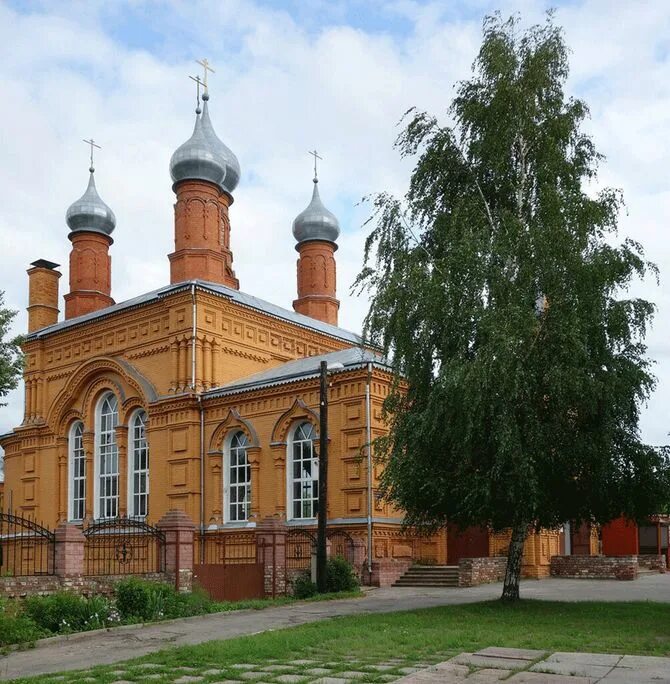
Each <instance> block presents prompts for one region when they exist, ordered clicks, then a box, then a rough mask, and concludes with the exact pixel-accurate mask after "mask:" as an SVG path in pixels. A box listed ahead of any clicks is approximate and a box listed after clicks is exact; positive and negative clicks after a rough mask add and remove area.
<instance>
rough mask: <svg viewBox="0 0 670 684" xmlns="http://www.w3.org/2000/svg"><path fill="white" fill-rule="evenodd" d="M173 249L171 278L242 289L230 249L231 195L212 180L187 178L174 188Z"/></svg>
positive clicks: (174, 281) (178, 281)
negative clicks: (234, 268)
mask: <svg viewBox="0 0 670 684" xmlns="http://www.w3.org/2000/svg"><path fill="white" fill-rule="evenodd" d="M174 190H175V192H176V194H177V202H176V203H175V205H174V247H175V249H174V252H172V254H170V255H169V259H170V282H171V283H181V282H184V281H185V280H196V279H200V280H208V281H210V282H213V283H221V284H222V285H227V286H228V287H233V288H235V289H236V290H237V289H239V287H240V284H239V281H238V280H237V278H236V277H235V271H233V253H232V252H231V251H230V221H229V219H228V206H229V204H230V203H231V201H232V200H231V198H230V196H229V195H227V194H226V193H225V192H223V191H222V190H221V189H220V188H218V187H217V186H216V185H214V184H213V183H208V182H206V181H201V180H184V181H181V182H180V183H177V184H176V185H175V188H174Z"/></svg>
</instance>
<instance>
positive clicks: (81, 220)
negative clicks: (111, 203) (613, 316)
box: [65, 167, 116, 236]
mask: <svg viewBox="0 0 670 684" xmlns="http://www.w3.org/2000/svg"><path fill="white" fill-rule="evenodd" d="M89 171H90V174H91V175H90V177H89V179H88V187H87V188H86V192H85V193H84V194H83V195H82V196H81V197H80V198H79V199H78V200H77V201H76V202H74V203H73V204H71V205H70V208H69V209H68V210H67V213H66V214H65V220H66V221H67V225H68V226H69V227H70V230H71V231H72V232H73V233H84V232H86V233H102V234H103V235H108V236H109V235H111V234H112V231H113V230H114V228H115V226H116V216H114V212H113V211H112V210H111V209H110V208H109V207H108V206H107V205H106V204H105V203H104V202H103V201H102V199H100V195H98V190H97V189H96V187H95V179H94V178H93V173H94V169H93V167H91V168H90V169H89Z"/></svg>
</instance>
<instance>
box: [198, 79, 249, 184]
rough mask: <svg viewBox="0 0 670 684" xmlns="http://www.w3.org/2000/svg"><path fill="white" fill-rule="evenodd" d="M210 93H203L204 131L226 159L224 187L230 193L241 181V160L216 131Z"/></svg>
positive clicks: (202, 120)
mask: <svg viewBox="0 0 670 684" xmlns="http://www.w3.org/2000/svg"><path fill="white" fill-rule="evenodd" d="M208 101H209V93H208V92H204V93H203V94H202V117H201V123H202V132H203V133H204V134H205V137H206V138H207V140H209V142H210V145H211V146H212V148H214V149H216V150H217V151H218V152H219V154H220V155H221V156H222V157H223V158H224V159H225V160H226V175H225V177H224V179H223V184H222V186H223V189H224V190H225V191H226V192H227V193H228V194H229V195H232V194H233V190H235V188H236V187H237V184H238V183H239V182H240V173H241V171H240V162H239V161H238V160H237V157H236V156H235V154H234V153H233V151H232V150H231V149H230V148H229V147H228V145H226V144H225V143H223V142H221V140H219V136H217V134H216V132H215V131H214V126H212V121H211V119H210V118H209V106H208Z"/></svg>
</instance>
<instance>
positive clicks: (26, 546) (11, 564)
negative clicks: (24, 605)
mask: <svg viewBox="0 0 670 684" xmlns="http://www.w3.org/2000/svg"><path fill="white" fill-rule="evenodd" d="M55 559H56V537H55V535H54V533H53V532H52V531H51V530H48V529H47V528H46V527H44V525H40V524H39V523H37V522H35V520H33V519H32V518H24V517H23V516H20V515H14V514H12V513H5V512H4V511H0V574H2V575H10V576H14V577H20V576H26V575H53V574H54V570H55Z"/></svg>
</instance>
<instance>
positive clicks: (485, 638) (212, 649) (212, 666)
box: [15, 600, 670, 683]
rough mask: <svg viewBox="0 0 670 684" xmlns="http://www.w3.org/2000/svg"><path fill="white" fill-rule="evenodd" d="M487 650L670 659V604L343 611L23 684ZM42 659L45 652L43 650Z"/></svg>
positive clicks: (341, 664)
mask: <svg viewBox="0 0 670 684" xmlns="http://www.w3.org/2000/svg"><path fill="white" fill-rule="evenodd" d="M485 646H511V647H524V648H535V649H542V650H547V651H558V650H561V651H591V652H602V653H629V654H640V655H657V656H670V604H661V603H641V602H640V603H557V602H546V601H532V600H526V601H523V602H521V603H520V604H518V605H514V606H509V605H505V604H502V603H500V602H498V601H495V602H494V601H490V602H485V603H477V604H469V605H460V606H446V607H441V608H431V609H426V610H417V611H410V612H403V613H392V614H386V615H361V616H354V617H342V618H336V619H333V620H327V621H324V622H318V623H313V624H310V625H303V626H300V627H295V628H291V629H284V630H279V631H275V632H267V633H264V634H258V635H255V636H249V637H240V638H237V639H231V640H227V641H211V642H207V643H204V644H200V645H198V646H188V647H180V648H174V649H167V650H164V651H161V652H159V653H155V654H153V655H149V656H145V657H143V658H140V659H137V660H134V661H128V662H126V663H122V664H119V663H117V664H116V665H112V666H106V667H97V668H94V669H91V670H88V671H85V672H81V671H80V672H78V673H76V674H75V673H63V674H64V675H65V677H64V678H63V677H61V678H60V679H59V680H56V679H55V678H53V677H48V676H42V677H39V678H33V679H21V680H15V681H16V682H36V681H40V682H52V681H53V682H55V681H60V682H74V681H82V679H83V678H84V677H92V678H94V680H95V681H97V682H104V683H108V682H114V681H117V680H127V681H137V682H159V683H161V682H173V681H175V680H176V679H178V678H179V677H183V676H184V675H189V676H202V677H203V679H202V682H217V681H222V680H225V679H238V680H239V679H241V678H246V677H241V673H243V672H249V673H250V672H251V671H258V672H261V671H264V674H263V675H262V681H264V682H277V683H279V682H281V681H286V680H281V679H279V677H281V676H284V675H286V674H287V673H288V674H301V675H305V676H306V677H307V679H305V680H304V681H305V682H308V681H314V680H316V679H318V676H334V677H336V676H337V673H338V672H343V671H352V670H355V671H358V672H360V673H361V676H360V677H359V681H370V682H383V681H391V680H392V679H393V678H397V677H400V676H402V675H403V674H405V670H406V668H408V667H413V666H422V665H423V666H425V664H428V663H435V662H440V661H442V660H446V659H447V658H449V657H450V656H452V655H455V654H457V653H460V652H462V651H473V650H476V649H478V648H482V647H485ZM35 655H36V657H39V655H38V652H36V654H35ZM302 660H305V661H309V662H300V661H302ZM236 665H237V666H240V665H242V666H245V667H235V666H236ZM179 668H184V669H181V670H180V669H179ZM187 668H192V669H187ZM265 668H268V669H267V670H265ZM270 668H272V669H270ZM314 668H320V669H324V670H328V673H327V674H326V673H325V672H321V673H319V674H318V675H317V674H314V675H312V674H311V673H310V672H309V671H310V670H312V669H314ZM259 678H260V677H259ZM249 680H253V677H249ZM89 681H92V680H89Z"/></svg>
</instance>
